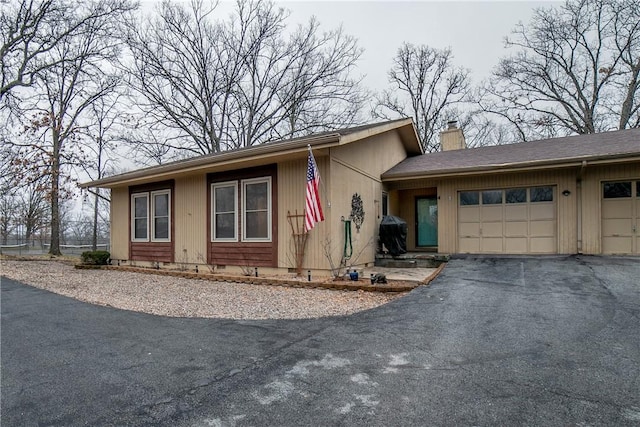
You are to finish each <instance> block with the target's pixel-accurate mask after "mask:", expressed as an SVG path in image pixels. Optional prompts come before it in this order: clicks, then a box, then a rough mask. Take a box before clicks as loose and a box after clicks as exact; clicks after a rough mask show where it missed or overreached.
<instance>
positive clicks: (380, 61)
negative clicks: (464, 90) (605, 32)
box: [224, 0, 553, 89]
mask: <svg viewBox="0 0 640 427" xmlns="http://www.w3.org/2000/svg"><path fill="white" fill-rule="evenodd" d="M277 3H278V4H279V5H282V6H283V7H285V8H287V9H289V10H290V11H291V18H290V24H292V23H294V22H295V23H297V22H305V21H307V20H308V19H309V17H311V16H312V15H315V16H316V17H317V18H318V20H319V21H320V23H321V24H322V27H323V28H325V29H332V28H336V27H337V26H339V25H340V24H342V25H343V26H344V29H345V30H346V33H347V34H350V35H353V36H355V37H357V38H358V41H359V45H360V46H361V47H363V48H364V49H365V52H364V54H363V56H362V60H361V64H360V66H361V72H362V74H365V75H366V77H365V81H364V83H365V85H366V86H367V87H369V88H371V89H382V88H384V87H386V86H387V77H386V73H387V71H388V69H389V68H390V66H391V61H392V58H393V56H394V55H395V53H396V51H397V49H398V47H399V46H400V45H401V44H402V43H403V42H405V41H407V42H411V43H413V44H426V45H429V46H431V47H436V48H445V47H451V49H452V50H453V54H454V56H455V61H456V63H457V65H460V66H464V67H466V68H469V69H470V70H471V72H472V78H473V80H474V83H477V82H479V81H480V80H482V79H483V78H486V77H488V76H489V73H490V72H491V69H492V67H493V66H494V65H496V64H497V62H498V59H499V58H500V57H501V56H504V55H505V54H506V50H505V49H504V37H505V36H507V35H509V33H510V31H511V30H512V29H513V27H514V26H515V24H517V23H518V22H520V21H522V22H524V23H526V22H528V21H529V19H530V18H531V16H532V12H533V9H534V8H536V7H540V6H549V5H551V4H553V3H552V2H549V1H543V2H530V1H508V2H507V1H493V2H489V1H466V2H463V1H318V0H315V1H279V2H277ZM228 4H232V2H225V5H224V6H226V5H228Z"/></svg>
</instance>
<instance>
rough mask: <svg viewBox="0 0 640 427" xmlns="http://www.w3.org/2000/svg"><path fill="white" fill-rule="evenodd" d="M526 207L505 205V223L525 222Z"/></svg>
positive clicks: (522, 205)
mask: <svg viewBox="0 0 640 427" xmlns="http://www.w3.org/2000/svg"><path fill="white" fill-rule="evenodd" d="M527 216H528V215H527V205H526V204H524V203H523V204H517V205H506V206H505V208H504V218H505V220H507V221H526V220H527Z"/></svg>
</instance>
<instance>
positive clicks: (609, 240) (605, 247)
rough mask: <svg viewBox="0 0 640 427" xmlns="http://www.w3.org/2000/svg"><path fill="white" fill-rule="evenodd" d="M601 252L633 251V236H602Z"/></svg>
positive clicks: (618, 252) (624, 252) (628, 252)
mask: <svg viewBox="0 0 640 427" xmlns="http://www.w3.org/2000/svg"><path fill="white" fill-rule="evenodd" d="M602 252H603V253H605V254H631V253H633V237H631V236H626V237H624V236H609V237H603V238H602Z"/></svg>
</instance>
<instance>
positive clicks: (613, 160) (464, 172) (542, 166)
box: [382, 153, 640, 182]
mask: <svg viewBox="0 0 640 427" xmlns="http://www.w3.org/2000/svg"><path fill="white" fill-rule="evenodd" d="M585 161H586V162H587V168H588V166H590V165H606V164H618V163H630V162H637V161H640V156H638V155H637V154H635V153H634V154H633V155H630V156H624V157H619V156H618V157H610V158H602V157H599V158H593V159H591V160H589V159H588V158H580V159H572V161H568V162H567V161H565V162H548V161H545V162H536V163H533V162H529V163H527V164H504V165H491V166H482V167H473V168H458V169H450V170H447V171H443V172H435V173H431V174H430V173H413V174H412V173H406V174H402V175H396V176H390V177H385V176H384V175H383V176H382V181H383V182H393V181H407V180H413V179H433V178H451V177H458V176H473V175H482V174H484V173H486V172H495V173H509V172H528V171H535V170H546V169H558V168H569V167H582V165H583V162H585Z"/></svg>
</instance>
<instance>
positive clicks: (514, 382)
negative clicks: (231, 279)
mask: <svg viewBox="0 0 640 427" xmlns="http://www.w3.org/2000/svg"><path fill="white" fill-rule="evenodd" d="M97 286H99V284H97ZM1 289H2V293H1V298H2V301H1V310H2V318H1V321H2V323H1V334H2V336H1V349H0V350H1V354H0V355H1V368H2V370H1V374H2V378H1V381H2V385H1V387H2V388H1V393H2V402H1V410H2V414H1V415H2V425H3V426H17V425H20V426H28V425H144V424H146V425H199V426H200V425H202V426H245V425H247V426H249V425H252V426H259V425H286V426H300V425H367V426H389V425H397V426H400V425H469V426H471V425H474V426H488V425H492V426H493V425H523V424H526V425H545V426H548V425H640V260H638V259H623V258H600V257H567V258H546V259H545V258H511V259H508V258H497V259H495V258H465V259H455V260H453V261H451V262H450V263H449V265H448V266H447V267H446V268H445V269H444V270H443V272H442V274H441V275H440V276H439V277H438V279H436V280H435V281H434V282H432V284H431V286H429V287H422V288H418V289H416V290H415V291H412V292H411V293H410V294H408V295H407V296H406V297H404V298H401V299H399V300H396V301H394V302H392V303H390V304H388V305H386V306H383V307H379V308H377V309H374V310H370V311H367V312H363V313H359V314H356V315H353V316H346V317H340V318H328V319H318V320H297V321H228V320H211V319H175V318H162V317H157V316H151V315H145V314H140V313H133V312H127V311H121V310H116V309H110V308H105V307H97V306H92V305H89V304H85V303H81V302H78V301H75V300H72V299H69V298H66V297H62V296H58V295H55V294H51V293H48V292H46V291H42V290H38V289H35V288H31V287H28V286H25V285H22V284H19V283H16V282H13V281H10V280H7V279H4V278H3V279H2V284H1Z"/></svg>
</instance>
